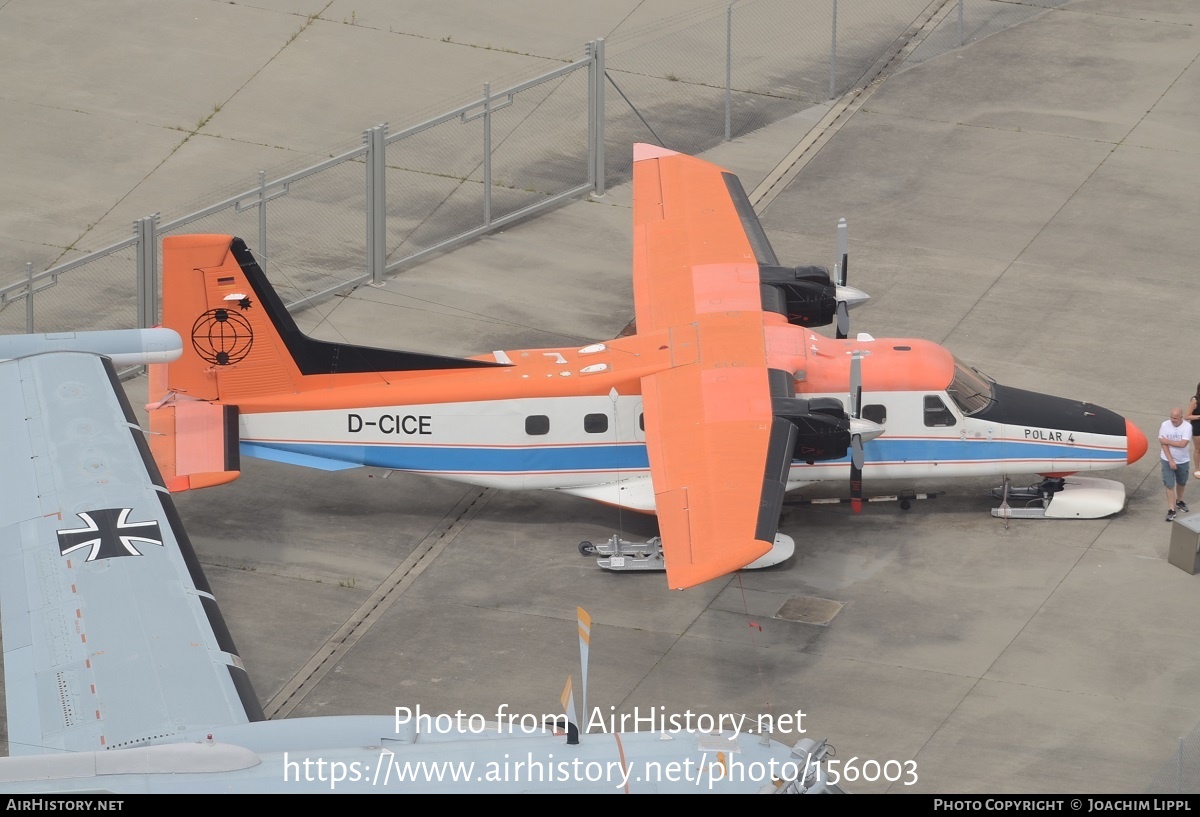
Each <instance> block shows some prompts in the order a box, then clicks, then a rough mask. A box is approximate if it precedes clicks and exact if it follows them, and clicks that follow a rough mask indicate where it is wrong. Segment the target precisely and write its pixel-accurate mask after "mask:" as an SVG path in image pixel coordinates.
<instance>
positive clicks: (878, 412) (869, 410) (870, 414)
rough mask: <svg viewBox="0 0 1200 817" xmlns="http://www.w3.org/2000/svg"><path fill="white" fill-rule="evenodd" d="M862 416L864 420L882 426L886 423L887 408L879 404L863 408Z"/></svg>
mask: <svg viewBox="0 0 1200 817" xmlns="http://www.w3.org/2000/svg"><path fill="white" fill-rule="evenodd" d="M862 416H863V419H864V420H870V421H871V422H872V423H878V424H879V425H883V424H884V423H886V422H887V406H885V405H882V404H880V403H875V404H873V405H870V406H863V410H862Z"/></svg>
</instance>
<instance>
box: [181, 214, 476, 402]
mask: <svg viewBox="0 0 1200 817" xmlns="http://www.w3.org/2000/svg"><path fill="white" fill-rule="evenodd" d="M163 325H164V326H167V327H170V328H172V329H175V330H176V331H178V332H179V334H180V335H182V336H183V340H184V350H183V355H182V357H181V358H180V359H179V360H178V361H176V362H174V363H172V364H170V365H169V366H168V368H167V388H168V390H169V391H171V392H175V393H179V394H186V395H188V396H190V397H194V398H197V399H200V400H219V401H221V402H223V403H240V402H243V401H245V400H247V399H252V398H253V399H259V398H264V397H265V398H269V397H271V396H272V395H276V394H295V393H298V392H305V391H313V390H317V389H323V388H329V387H331V386H334V385H359V384H367V383H377V382H379V377H380V376H381V375H384V376H386V375H387V374H388V373H391V372H413V371H418V370H434V369H463V368H480V367H485V366H496V365H499V364H496V363H493V362H490V361H480V360H466V359H461V358H453V357H444V356H441V355H427V354H421V353H417V352H401V351H396V350H392V349H378V348H374V347H369V346H355V345H352V344H347V343H331V342H328V341H322V340H316V339H315V338H310V337H308V336H307V335H305V334H303V333H302V332H301V331H300V329H299V327H297V326H296V322H295V321H294V320H293V319H292V316H291V315H290V314H289V313H288V311H287V308H286V307H285V306H284V304H283V301H282V299H281V298H280V297H279V295H278V293H276V291H275V289H274V288H273V287H272V286H271V283H270V281H268V280H267V277H266V275H265V274H264V273H263V271H262V268H261V267H260V266H259V265H258V262H257V261H256V260H255V258H254V255H253V253H251V252H250V249H249V247H247V246H246V242H244V241H243V240H242V239H240V238H235V237H233V236H228V235H181V236H168V237H167V238H164V239H163Z"/></svg>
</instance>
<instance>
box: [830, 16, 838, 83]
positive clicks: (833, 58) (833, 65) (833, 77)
mask: <svg viewBox="0 0 1200 817" xmlns="http://www.w3.org/2000/svg"><path fill="white" fill-rule="evenodd" d="M830 29H831V32H832V33H831V37H832V41H831V42H830V45H829V98H830V99H833V98H834V97H835V96H837V0H833V25H832V26H831V27H830Z"/></svg>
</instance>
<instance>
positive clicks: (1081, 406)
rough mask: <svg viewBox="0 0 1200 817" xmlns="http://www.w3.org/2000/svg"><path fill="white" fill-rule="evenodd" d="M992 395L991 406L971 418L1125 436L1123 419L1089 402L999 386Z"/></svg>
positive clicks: (1113, 412) (995, 386) (994, 388)
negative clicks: (993, 397)
mask: <svg viewBox="0 0 1200 817" xmlns="http://www.w3.org/2000/svg"><path fill="white" fill-rule="evenodd" d="M993 393H994V395H995V399H994V400H993V401H992V403H991V405H989V406H988V407H987V408H986V409H984V410H983V411H981V412H979V413H978V414H973V415H971V416H972V418H974V419H977V420H988V421H990V422H993V423H1002V424H1004V425H1014V426H1029V427H1030V428H1046V429H1053V430H1056V431H1082V432H1086V433H1088V434H1107V435H1109V436H1112V437H1124V436H1125V418H1124V417H1122V416H1121V415H1119V414H1117V413H1116V412H1115V411H1109V410H1108V409H1106V408H1101V407H1100V406H1097V405H1094V404H1092V403H1081V402H1079V401H1078V400H1068V399H1067V398H1065V397H1053V396H1051V395H1049V394H1039V393H1037V392H1035V391H1025V390H1024V389H1014V388H1011V387H1009V386H1001V385H1000V384H999V383H997V384H995V385H994V386H993Z"/></svg>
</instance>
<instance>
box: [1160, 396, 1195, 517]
mask: <svg viewBox="0 0 1200 817" xmlns="http://www.w3.org/2000/svg"><path fill="white" fill-rule="evenodd" d="M1158 443H1159V447H1160V448H1161V449H1162V453H1161V454H1160V455H1159V457H1160V459H1161V461H1162V478H1163V484H1164V485H1166V486H1167V521H1168V522H1170V521H1172V520H1174V519H1175V512H1176V511H1183V512H1184V513H1187V512H1188V506H1187V503H1186V502H1184V501H1183V487H1184V486H1185V485H1187V481H1188V467H1189V466H1190V465H1191V463H1192V457H1191V454H1190V453H1189V452H1188V446H1190V445H1191V444H1192V427H1191V425H1190V424H1187V423H1184V422H1183V409H1181V408H1173V409H1171V419H1169V420H1165V421H1163V424H1162V425H1161V426H1159V428H1158Z"/></svg>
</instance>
